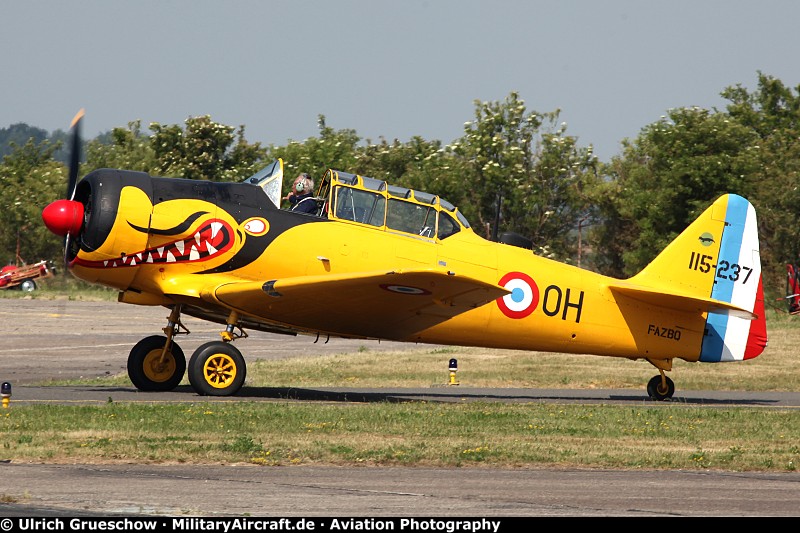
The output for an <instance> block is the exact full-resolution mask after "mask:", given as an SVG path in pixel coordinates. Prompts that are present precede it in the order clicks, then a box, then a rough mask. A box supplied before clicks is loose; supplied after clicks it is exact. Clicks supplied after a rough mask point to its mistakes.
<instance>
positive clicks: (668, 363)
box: [647, 359, 675, 401]
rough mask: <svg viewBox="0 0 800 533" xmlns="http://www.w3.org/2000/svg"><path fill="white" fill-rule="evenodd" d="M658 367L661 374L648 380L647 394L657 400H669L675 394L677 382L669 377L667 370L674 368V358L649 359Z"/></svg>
mask: <svg viewBox="0 0 800 533" xmlns="http://www.w3.org/2000/svg"><path fill="white" fill-rule="evenodd" d="M648 361H649V362H650V364H651V365H653V366H654V367H656V368H657V369H658V372H659V375H657V376H653V378H651V379H650V381H648V382H647V395H648V396H650V398H651V399H653V400H656V401H663V400H669V399H670V398H672V395H673V394H675V383H673V381H672V380H671V379H670V378H669V377H667V375H666V374H665V373H664V372H665V371H669V370H672V359H648Z"/></svg>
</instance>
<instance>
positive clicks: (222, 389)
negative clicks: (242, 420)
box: [188, 341, 247, 396]
mask: <svg viewBox="0 0 800 533" xmlns="http://www.w3.org/2000/svg"><path fill="white" fill-rule="evenodd" d="M188 373H189V383H191V384H192V388H194V390H195V392H197V394H200V395H202V396H232V395H234V394H236V393H237V392H239V389H241V388H242V385H243V384H244V378H245V375H246V374H247V367H246V364H245V362H244V357H242V353H241V352H240V351H239V350H237V349H236V348H234V347H233V345H231V344H229V343H227V342H221V341H212V342H207V343H205V344H203V345H201V346H200V347H198V348H197V350H195V352H194V353H193V354H192V357H191V359H190V360H189V369H188Z"/></svg>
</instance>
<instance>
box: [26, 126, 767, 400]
mask: <svg viewBox="0 0 800 533" xmlns="http://www.w3.org/2000/svg"><path fill="white" fill-rule="evenodd" d="M81 117H82V113H79V115H78V116H76V119H75V120H74V121H73V125H72V128H73V135H72V156H71V163H70V168H69V184H68V189H67V199H64V200H57V201H56V202H54V203H52V204H50V205H49V206H47V207H46V208H45V209H44V211H43V212H42V217H43V219H44V221H45V224H46V225H47V227H48V228H49V229H50V230H51V231H53V232H54V233H56V234H58V235H62V236H65V237H66V241H65V261H66V263H67V267H68V269H69V270H70V271H71V272H72V274H73V275H75V276H76V277H78V278H80V279H83V280H86V281H89V282H92V283H97V284H102V285H106V286H109V287H113V288H115V289H118V290H119V301H120V302H125V303H131V304H140V305H154V306H164V307H167V308H169V309H170V310H171V312H170V315H169V317H168V319H167V320H168V324H167V326H166V327H165V328H164V333H165V335H154V336H150V337H146V338H144V339H142V340H141V341H140V342H139V343H138V344H136V345H135V346H134V347H133V349H132V350H131V352H130V355H129V358H128V374H129V376H130V379H131V381H132V382H133V384H134V385H135V386H136V387H137V388H139V389H140V390H143V391H166V390H172V389H173V388H175V387H176V386H177V385H178V384H179V383H180V381H181V380H182V379H183V375H184V373H185V372H188V378H189V382H190V383H191V385H192V387H193V389H194V390H195V391H196V392H197V393H198V394H201V395H215V396H227V395H233V394H236V393H237V392H238V391H239V389H240V388H241V387H242V385H243V383H244V380H245V375H246V367H245V360H244V358H243V357H242V354H241V352H240V351H239V350H238V349H237V348H236V347H234V346H233V344H232V341H234V340H235V339H237V338H240V337H243V336H246V333H245V329H253V330H261V331H266V332H273V333H285V334H290V335H296V334H308V335H312V336H317V337H318V336H320V335H321V336H326V337H340V338H365V339H388V340H393V341H406V342H414V343H432V344H445V345H459V346H478V347H492V348H504V349H518V350H537V351H547V352H558V353H575V354H593V355H601V356H613V357H625V358H628V359H642V358H643V359H646V360H647V361H649V362H650V363H651V364H653V365H654V366H655V367H656V368H657V369H658V371H659V375H656V376H655V377H653V378H652V379H651V380H650V382H649V383H648V385H647V392H648V395H649V396H650V397H651V398H653V399H655V400H664V399H668V398H671V397H672V395H673V393H674V391H675V386H674V383H673V382H672V380H671V379H670V378H669V377H667V376H666V374H665V371H669V370H671V369H672V362H673V360H674V359H675V358H678V359H683V360H686V361H701V362H724V361H742V360H746V359H751V358H753V357H756V356H757V355H759V354H760V353H761V352H762V351H763V349H764V348H765V347H766V344H767V329H766V321H765V318H764V301H763V300H764V298H763V292H762V279H761V262H760V258H759V242H758V231H757V228H756V214H755V210H754V208H753V206H752V205H751V204H750V203H749V202H748V201H747V200H745V199H744V198H742V197H740V196H736V195H733V194H727V195H724V196H722V197H720V198H719V199H718V200H716V201H715V202H714V203H713V205H711V206H710V207H709V208H708V209H707V210H706V211H705V212H704V213H702V214H701V215H700V216H699V218H697V219H696V220H695V221H694V222H693V223H692V224H691V225H690V226H689V227H688V228H687V229H686V230H685V231H684V232H683V233H681V234H680V235H679V236H678V237H677V238H676V239H675V240H674V241H673V242H672V243H671V244H670V245H668V246H667V248H666V249H664V250H663V251H662V252H661V254H659V255H658V256H657V257H656V258H655V259H654V260H653V262H652V263H651V264H650V265H648V266H647V267H646V268H645V269H644V270H642V271H641V272H640V273H639V274H637V275H635V276H633V277H631V278H629V279H625V280H621V279H615V278H610V277H605V276H602V275H599V274H596V273H593V272H590V271H587V270H584V269H581V268H578V267H574V266H570V265H566V264H561V263H558V262H554V261H552V260H548V259H545V258H542V257H538V256H536V255H534V254H533V252H532V251H531V249H529V248H527V247H525V246H518V245H516V244H519V242H520V241H524V239H520V238H519V236H517V238H516V244H506V243H504V242H491V241H488V240H486V239H483V238H481V237H480V236H478V235H477V234H476V233H475V232H473V230H472V229H470V226H469V223H468V222H467V220H466V219H465V218H464V216H463V215H462V214H461V213H460V212H459V210H458V209H457V208H456V207H454V206H453V205H451V204H450V203H449V202H447V201H445V200H444V199H442V198H439V197H438V196H436V195H433V194H428V193H424V192H420V191H415V190H409V189H405V188H401V187H395V186H392V185H388V184H386V183H385V182H383V181H380V180H377V179H373V178H369V177H364V176H357V175H353V174H348V173H345V172H340V171H336V170H328V171H327V172H326V173H325V175H324V176H323V177H322V179H321V180H320V183H319V187H318V188H317V190H316V201H317V204H318V211H317V212H316V213H315V214H305V213H297V212H292V211H290V210H286V209H281V208H280V207H279V202H280V189H281V180H282V178H283V163H282V161H280V160H278V161H275V162H274V163H272V164H271V165H269V166H268V167H266V168H265V169H263V170H262V171H260V172H259V173H257V174H256V175H254V176H253V177H251V178H248V179H247V180H245V181H244V182H242V183H213V182H205V181H197V180H186V179H178V178H161V177H151V176H149V175H148V174H146V173H143V172H135V171H129V170H113V169H100V170H95V171H93V172H91V173H89V174H87V175H86V176H85V177H84V178H83V179H82V180H80V181H78V179H77V173H78V152H79V144H80V134H79V129H80V119H81ZM509 242H512V241H509ZM183 313H185V314H188V315H190V316H194V317H198V318H201V319H206V320H210V321H214V322H218V323H220V324H224V325H225V329H224V330H223V331H221V333H220V334H221V336H222V340H218V341H211V342H208V343H205V344H203V345H201V346H200V347H199V348H198V349H197V350H196V351H195V352H194V354H193V355H192V356H191V358H190V359H189V363H188V366H187V363H186V359H185V357H184V354H183V352H182V350H181V349H180V347H179V345H178V344H177V343H176V342H175V339H174V337H175V336H176V335H177V334H179V333H188V330H186V328H185V327H183V325H182V324H181V322H180V317H181V314H183Z"/></svg>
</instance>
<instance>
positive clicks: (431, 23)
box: [0, 0, 800, 160]
mask: <svg viewBox="0 0 800 533" xmlns="http://www.w3.org/2000/svg"><path fill="white" fill-rule="evenodd" d="M798 28H800V1H796V0H758V1H755V0H747V1H744V0H713V1H712V0H668V1H667V0H664V1H648V0H605V1H604V0H571V1H570V0H562V1H539V0H485V1H484V0H393V1H388V0H327V1H323V0H286V1H284V0H280V1H278V0H261V1H256V0H227V1H221V0H220V1H210V0H205V1H204V0H192V1H190V0H172V1H170V0H158V1H153V0H137V1H122V0H119V1H115V0H72V1H56V0H38V1H37V0H0V46H2V48H1V49H0V127H8V126H10V125H11V124H15V123H18V122H24V123H27V124H29V125H31V126H36V127H40V128H44V129H46V130H48V131H53V130H56V129H63V130H67V129H68V127H69V122H70V120H71V119H72V116H73V115H74V114H75V113H76V112H77V111H78V110H79V109H80V108H85V109H86V118H85V121H84V135H85V136H86V137H93V136H95V135H97V134H98V133H101V132H105V131H108V130H110V129H112V128H114V127H119V126H123V127H124V126H126V125H127V124H128V122H130V121H133V120H137V119H140V120H141V121H142V125H143V126H145V127H146V126H147V124H149V123H150V122H160V123H162V124H181V125H182V124H183V123H184V121H185V120H186V119H187V118H188V117H192V116H199V115H210V116H211V118H212V120H214V121H216V122H220V123H222V124H226V125H230V126H239V125H245V127H246V129H245V136H246V138H247V139H248V141H250V142H261V143H262V144H264V145H268V144H271V143H274V144H285V143H286V142H287V141H288V140H290V139H294V140H302V139H305V138H306V137H309V136H314V135H316V134H317V132H318V128H317V116H318V115H325V117H326V119H327V124H328V125H329V126H331V127H333V128H334V129H354V130H355V131H356V132H357V134H358V135H359V136H360V137H362V138H364V139H371V140H372V141H374V142H377V141H378V140H379V138H380V137H384V138H386V139H387V140H389V141H392V140H394V139H399V140H401V141H407V140H409V139H410V138H411V137H412V136H414V135H419V136H421V137H423V138H425V139H428V140H434V139H439V140H442V141H444V142H450V141H452V140H454V139H456V138H458V137H460V136H461V135H462V134H463V131H464V130H463V128H464V122H466V121H469V120H471V119H472V118H473V115H474V111H475V104H474V101H475V100H482V101H502V100H504V99H505V98H506V96H508V94H509V93H511V92H512V91H516V92H518V93H519V94H520V97H521V98H522V99H523V100H524V101H525V103H526V105H527V108H528V110H535V111H539V112H546V111H553V110H555V109H560V110H561V121H564V122H566V123H567V125H568V126H567V133H568V134H570V135H574V136H577V137H578V139H579V144H581V145H583V146H588V145H590V144H591V145H593V146H594V147H595V152H596V153H597V155H598V156H599V157H600V158H601V159H602V160H608V159H609V158H610V157H611V156H612V155H615V154H617V153H618V151H619V146H620V145H619V143H620V141H621V140H622V139H624V138H626V137H628V138H633V137H635V136H636V135H637V134H638V133H639V131H640V130H641V128H642V127H644V126H646V125H647V124H650V123H653V122H655V121H657V120H658V119H659V117H660V116H662V115H664V114H665V113H666V112H667V110H668V109H670V108H673V107H684V106H693V105H696V106H700V107H704V108H714V107H716V108H719V109H722V108H724V105H725V103H726V101H725V100H723V99H722V98H721V97H720V96H719V93H720V92H721V91H722V90H723V89H724V88H725V87H727V86H730V85H737V84H741V85H743V86H745V87H747V88H748V89H749V90H751V91H752V90H755V89H756V87H757V86H756V80H757V72H758V71H761V72H763V73H765V74H768V75H771V76H774V77H776V78H778V79H780V80H781V81H782V82H783V83H784V84H786V85H788V86H790V87H797V86H798V85H800V32H798Z"/></svg>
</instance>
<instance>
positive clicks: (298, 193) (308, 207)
mask: <svg viewBox="0 0 800 533" xmlns="http://www.w3.org/2000/svg"><path fill="white" fill-rule="evenodd" d="M283 199H284V200H288V201H289V205H290V207H289V210H290V211H296V212H298V213H316V212H317V202H316V201H315V200H314V180H313V179H311V176H309V175H308V174H306V173H305V172H303V173H301V174H300V175H299V176H297V177H296V178H295V180H294V183H293V184H292V190H291V191H289V194H287V195H286V196H285V197H284V198H283Z"/></svg>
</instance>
